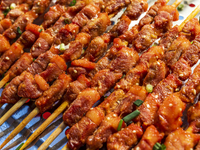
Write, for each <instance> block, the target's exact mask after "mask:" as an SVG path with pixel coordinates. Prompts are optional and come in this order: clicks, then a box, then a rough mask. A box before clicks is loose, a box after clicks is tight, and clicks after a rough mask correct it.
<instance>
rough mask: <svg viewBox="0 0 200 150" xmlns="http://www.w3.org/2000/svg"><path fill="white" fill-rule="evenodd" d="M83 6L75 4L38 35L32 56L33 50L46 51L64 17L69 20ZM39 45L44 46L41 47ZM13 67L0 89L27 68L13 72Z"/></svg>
mask: <svg viewBox="0 0 200 150" xmlns="http://www.w3.org/2000/svg"><path fill="white" fill-rule="evenodd" d="M84 6H85V5H84V3H81V2H77V4H76V5H75V6H72V7H69V8H68V11H67V12H66V13H64V14H63V15H62V16H61V17H60V19H59V20H58V21H57V22H56V24H55V25H54V26H53V27H52V28H49V29H47V30H46V31H45V32H42V33H41V34H40V37H39V38H38V40H37V41H36V42H35V43H34V45H33V46H32V51H31V52H32V55H33V56H35V55H34V49H38V50H40V51H41V52H42V51H46V49H47V50H48V49H49V48H50V46H51V44H52V42H53V35H56V33H54V32H57V30H59V29H60V28H61V27H62V26H64V24H65V22H64V19H65V17H66V16H68V18H69V16H70V17H71V18H73V16H74V14H76V12H78V11H80V10H81V9H82V8H83V7H84ZM41 44H42V45H44V46H41ZM38 54H39V53H38ZM19 64H22V61H21V60H19V61H18V62H17V63H15V64H14V65H13V66H15V67H17V65H19ZM20 66H21V65H20ZM15 67H11V69H10V70H8V71H7V73H6V75H5V77H4V79H2V81H1V86H0V87H2V86H3V85H5V84H6V83H7V82H8V81H9V80H11V79H12V78H14V77H15V76H17V75H20V74H21V73H22V72H23V71H24V70H25V69H26V68H27V67H28V66H26V67H23V68H19V67H18V69H17V70H16V69H15V70H13V68H15Z"/></svg>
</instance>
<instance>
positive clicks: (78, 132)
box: [68, 117, 112, 144]
mask: <svg viewBox="0 0 200 150" xmlns="http://www.w3.org/2000/svg"><path fill="white" fill-rule="evenodd" d="M110 118H112V117H110ZM93 119H94V118H93ZM82 125H83V124H81V125H80V126H79V125H78V126H79V127H81V126H82ZM91 125H92V124H91ZM87 131H88V128H87ZM102 131H104V130H103V129H102ZM80 132H83V133H84V135H83V139H84V136H85V134H86V133H85V132H84V131H82V130H81V129H80V130H77V132H76V134H80ZM68 133H69V132H68ZM107 133H108V132H107ZM104 138H105V137H104ZM75 139H76V138H74V140H75ZM72 140H73V139H72ZM75 143H76V142H75ZM75 143H74V144H75Z"/></svg>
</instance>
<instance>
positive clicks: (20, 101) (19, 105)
mask: <svg viewBox="0 0 200 150" xmlns="http://www.w3.org/2000/svg"><path fill="white" fill-rule="evenodd" d="M26 101H27V98H22V99H21V100H19V101H18V102H17V103H16V104H15V105H13V106H12V107H11V108H10V109H9V110H8V111H7V112H6V113H5V114H4V115H3V116H2V117H1V118H0V126H1V125H2V124H3V123H4V122H5V121H6V120H7V119H8V118H9V117H10V116H11V115H12V114H13V113H14V112H16V111H17V110H18V109H19V108H20V107H21V106H22V105H23V104H24V103H25V102H26Z"/></svg>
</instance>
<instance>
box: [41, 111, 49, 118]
mask: <svg viewBox="0 0 200 150" xmlns="http://www.w3.org/2000/svg"><path fill="white" fill-rule="evenodd" d="M50 115H51V113H50V112H45V113H43V115H42V117H43V118H44V119H47V118H48V117H49V116H50Z"/></svg>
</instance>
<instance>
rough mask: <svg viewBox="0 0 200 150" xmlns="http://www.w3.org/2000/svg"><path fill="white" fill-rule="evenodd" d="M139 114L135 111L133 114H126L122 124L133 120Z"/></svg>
mask: <svg viewBox="0 0 200 150" xmlns="http://www.w3.org/2000/svg"><path fill="white" fill-rule="evenodd" d="M139 114H140V111H139V110H135V111H134V112H132V113H130V114H128V115H127V116H125V117H124V118H123V120H124V122H126V123H128V122H129V121H131V120H132V119H134V118H135V117H137V116H138V115H139Z"/></svg>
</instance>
